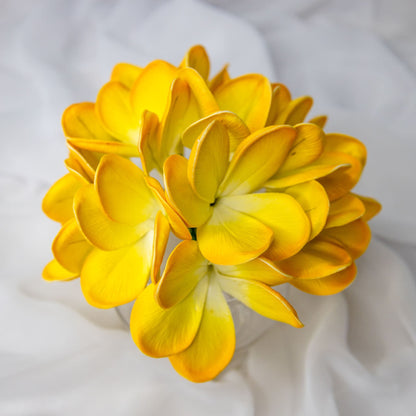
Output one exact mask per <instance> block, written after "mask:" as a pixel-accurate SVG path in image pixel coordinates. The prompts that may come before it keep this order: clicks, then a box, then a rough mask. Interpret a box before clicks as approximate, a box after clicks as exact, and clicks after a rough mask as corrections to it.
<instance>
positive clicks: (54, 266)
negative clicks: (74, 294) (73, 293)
mask: <svg viewBox="0 0 416 416" xmlns="http://www.w3.org/2000/svg"><path fill="white" fill-rule="evenodd" d="M78 276H79V274H78V273H73V272H70V271H69V270H66V269H65V268H64V267H62V266H61V265H60V264H59V263H58V262H57V261H56V260H55V259H53V260H52V261H50V262H49V263H48V264H47V265H46V266H45V268H44V269H43V272H42V277H43V278H44V279H45V280H47V281H48V282H55V281H66V280H72V279H75V278H77V277H78Z"/></svg>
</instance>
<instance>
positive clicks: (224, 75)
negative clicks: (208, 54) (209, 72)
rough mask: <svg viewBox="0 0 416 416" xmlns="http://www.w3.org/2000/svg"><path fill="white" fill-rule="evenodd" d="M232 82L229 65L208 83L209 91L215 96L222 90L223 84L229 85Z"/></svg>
mask: <svg viewBox="0 0 416 416" xmlns="http://www.w3.org/2000/svg"><path fill="white" fill-rule="evenodd" d="M229 80H230V75H229V73H228V64H227V65H224V67H223V68H222V69H221V70H220V71H219V72H218V73H217V74H215V75H214V76H213V77H212V80H211V81H210V82H209V83H208V84H209V89H210V90H211V91H212V92H213V93H214V94H215V91H216V90H217V89H218V88H220V87H221V86H222V85H223V84H225V83H227V82H228V81H229Z"/></svg>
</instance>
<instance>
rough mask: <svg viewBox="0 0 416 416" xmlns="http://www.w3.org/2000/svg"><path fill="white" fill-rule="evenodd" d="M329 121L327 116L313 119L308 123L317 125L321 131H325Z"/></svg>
mask: <svg viewBox="0 0 416 416" xmlns="http://www.w3.org/2000/svg"><path fill="white" fill-rule="evenodd" d="M327 120H328V117H327V116H324V115H323V116H316V117H313V118H311V119H310V120H309V121H308V123H312V124H316V125H317V126H318V127H320V128H321V129H323V128H324V127H325V124H326V122H327Z"/></svg>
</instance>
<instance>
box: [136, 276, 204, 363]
mask: <svg viewBox="0 0 416 416" xmlns="http://www.w3.org/2000/svg"><path fill="white" fill-rule="evenodd" d="M207 286H208V279H203V280H202V281H201V282H200V283H199V284H198V286H197V288H195V290H194V291H193V292H192V293H191V294H189V295H188V296H187V297H186V298H185V299H184V300H183V301H182V302H180V303H179V304H177V305H176V306H175V307H174V308H170V309H163V308H161V307H160V305H159V304H158V303H157V302H156V300H155V285H154V284H153V283H152V284H150V285H149V286H147V287H146V289H145V290H144V291H143V292H142V293H141V294H140V296H139V297H138V298H137V300H136V302H135V304H134V306H133V310H132V312H131V317H130V331H131V335H132V338H133V340H134V342H135V343H136V345H137V346H138V347H139V349H140V350H141V351H142V352H143V353H144V354H146V355H150V356H151V357H157V358H158V357H166V356H169V355H172V354H177V353H179V352H181V351H183V350H184V349H185V348H187V347H189V345H190V344H191V343H192V341H193V340H194V338H195V335H196V333H197V331H198V328H199V325H200V322H201V317H202V313H203V310H204V303H205V298H206V293H207Z"/></svg>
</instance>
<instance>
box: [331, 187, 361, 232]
mask: <svg viewBox="0 0 416 416" xmlns="http://www.w3.org/2000/svg"><path fill="white" fill-rule="evenodd" d="M364 213H365V206H364V204H363V203H362V202H361V200H360V199H359V198H357V197H356V196H354V195H353V194H346V195H344V196H343V197H341V198H339V199H337V200H335V201H332V202H331V207H330V209H329V215H328V221H327V223H326V226H325V228H332V227H339V226H341V225H345V224H348V223H349V222H352V221H354V220H356V219H358V218H360V217H362V216H363V215H364Z"/></svg>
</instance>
